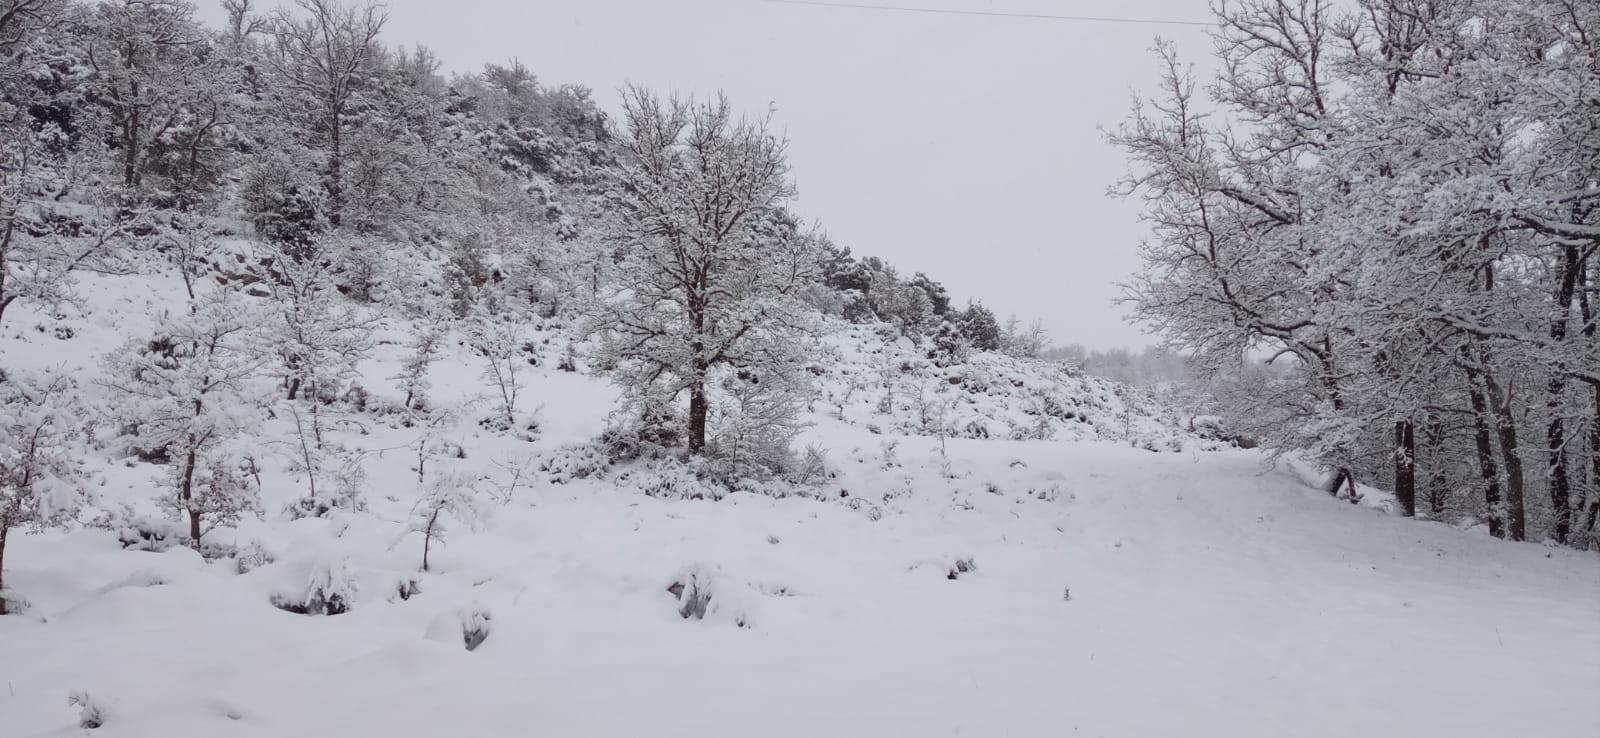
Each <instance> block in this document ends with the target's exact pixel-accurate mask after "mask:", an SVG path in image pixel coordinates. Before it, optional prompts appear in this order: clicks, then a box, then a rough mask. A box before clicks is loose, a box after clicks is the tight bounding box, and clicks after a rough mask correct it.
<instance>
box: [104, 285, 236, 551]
mask: <svg viewBox="0 0 1600 738" xmlns="http://www.w3.org/2000/svg"><path fill="white" fill-rule="evenodd" d="M253 317H254V316H253V315H252V313H251V310H250V309H249V307H248V305H247V304H246V303H245V298H243V297H241V296H239V295H237V294H235V293H233V292H232V291H231V290H228V289H215V290H211V291H209V292H206V293H205V294H203V295H202V296H201V297H200V298H199V300H198V301H197V302H196V303H195V304H194V305H193V311H192V312H191V311H189V310H178V311H170V312H168V313H166V314H164V315H162V316H161V318H160V321H159V324H158V326H157V328H156V332H155V335H154V336H152V337H149V338H135V339H132V340H130V341H129V342H128V343H127V344H126V345H124V346H123V347H122V348H120V349H118V350H116V351H114V352H112V353H111V354H110V355H109V356H108V357H107V359H106V376H107V379H106V380H105V384H106V387H107V388H108V389H109V390H110V391H111V393H112V417H113V419H114V420H115V422H116V424H117V428H118V429H119V431H120V432H121V434H122V435H123V436H124V437H125V438H126V439H127V440H128V443H129V445H130V446H132V447H133V448H135V449H138V450H140V451H141V452H142V453H143V454H144V455H146V456H150V457H155V458H161V459H164V460H165V463H166V465H167V473H166V475H165V479H164V480H163V486H165V487H167V488H168V493H167V494H168V496H169V498H170V499H169V500H168V501H167V507H168V508H169V509H171V510H173V511H174V512H175V513H176V514H177V516H178V517H180V518H181V517H187V519H188V524H189V526H188V527H189V530H188V535H189V544H190V545H191V546H193V547H195V548H196V549H197V550H198V549H199V547H200V539H201V536H203V535H204V534H205V533H206V531H208V530H210V529H211V528H214V527H216V526H218V525H227V524H229V523H231V522H233V521H235V520H237V518H238V516H239V515H240V514H241V513H243V512H246V511H250V510H254V509H256V504H255V500H254V495H253V488H252V487H250V486H249V485H246V484H245V483H244V481H243V479H242V474H243V471H242V470H243V462H244V459H243V457H242V456H241V455H239V453H238V449H237V448H236V446H235V444H234V441H235V440H236V439H238V438H239V437H240V436H242V435H244V434H246V433H247V432H248V431H249V430H250V429H251V428H252V427H253V426H254V425H255V423H256V421H255V419H254V418H252V417H251V416H250V407H251V403H250V402H249V401H248V400H247V399H246V397H245V394H244V391H245V381H246V380H247V379H248V378H249V377H250V376H252V375H253V374H254V373H255V372H256V371H257V369H258V367H259V366H260V361H259V360H258V359H257V358H256V357H255V355H254V354H253V353H252V352H251V351H249V349H248V345H247V341H246V337H247V334H248V332H249V331H250V330H251V326H252V322H253Z"/></svg>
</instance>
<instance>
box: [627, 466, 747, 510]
mask: <svg viewBox="0 0 1600 738" xmlns="http://www.w3.org/2000/svg"><path fill="white" fill-rule="evenodd" d="M627 481H628V484H629V485H630V486H632V487H633V488H634V489H637V490H639V491H640V492H643V493H644V494H645V495H648V496H650V497H660V498H664V499H669V500H719V499H722V498H723V497H724V496H725V495H727V493H728V490H729V489H730V488H729V487H728V486H726V485H724V484H720V483H718V482H716V481H713V480H709V479H705V478H702V477H701V475H700V474H699V469H698V466H697V465H693V464H685V463H683V462H681V461H678V460H677V459H675V458H672V457H668V458H664V459H657V460H655V461H651V462H648V463H646V464H644V465H643V466H641V467H640V468H638V469H635V470H632V471H630V472H629V473H628V475H627Z"/></svg>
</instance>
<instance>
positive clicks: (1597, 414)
mask: <svg viewBox="0 0 1600 738" xmlns="http://www.w3.org/2000/svg"><path fill="white" fill-rule="evenodd" d="M1591 264H1592V262H1590V261H1589V260H1587V259H1585V260H1584V264H1583V284H1584V288H1583V289H1582V290H1579V291H1578V315H1579V317H1581V318H1582V319H1583V337H1584V340H1588V341H1593V340H1594V339H1595V329H1596V326H1595V317H1596V316H1595V314H1594V312H1593V311H1592V310H1591V309H1590V306H1589V291H1590V290H1591V289H1594V287H1595V280H1594V279H1593V278H1592V277H1591V276H1590V275H1589V268H1590V266H1591ZM1591 389H1593V391H1594V408H1593V409H1592V410H1591V412H1590V414H1589V513H1588V515H1587V516H1586V517H1585V519H1584V521H1583V529H1584V530H1586V531H1588V532H1590V533H1593V532H1594V524H1595V516H1596V515H1597V514H1600V385H1594V386H1593V387H1591ZM1578 507H1579V508H1580V509H1581V508H1582V507H1583V501H1582V500H1579V501H1578Z"/></svg>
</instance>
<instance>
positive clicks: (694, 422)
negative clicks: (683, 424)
mask: <svg viewBox="0 0 1600 738" xmlns="http://www.w3.org/2000/svg"><path fill="white" fill-rule="evenodd" d="M709 409H710V408H709V406H708V404H707V403H706V384H705V379H704V378H703V375H702V378H701V379H697V380H695V383H694V384H693V385H692V386H690V387H689V455H690V456H699V455H700V454H702V453H705V449H706V412H707V411H708V410H709Z"/></svg>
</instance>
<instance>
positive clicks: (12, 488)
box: [0, 371, 84, 615]
mask: <svg viewBox="0 0 1600 738" xmlns="http://www.w3.org/2000/svg"><path fill="white" fill-rule="evenodd" d="M83 412H84V407H83V404H82V401H81V398H80V397H79V394H78V388H77V384H76V383H75V382H73V380H72V378H71V377H70V376H68V375H66V374H64V373H61V372H58V371H57V372H49V373H46V374H43V375H33V374H23V373H20V372H18V373H11V374H4V373H0V615H4V614H6V608H7V606H6V599H7V598H6V589H5V558H6V539H7V538H8V537H9V536H10V534H11V532H12V531H14V530H28V529H42V528H48V527H51V526H55V525H59V524H61V523H63V522H64V521H65V520H66V519H67V517H68V516H69V515H71V514H72V512H74V511H75V510H76V509H77V504H78V498H79V496H80V494H81V488H80V487H79V484H80V479H81V476H82V470H81V462H80V460H79V455H78V451H79V449H78V442H79V439H80V437H81V435H82V431H83V425H82V421H83Z"/></svg>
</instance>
